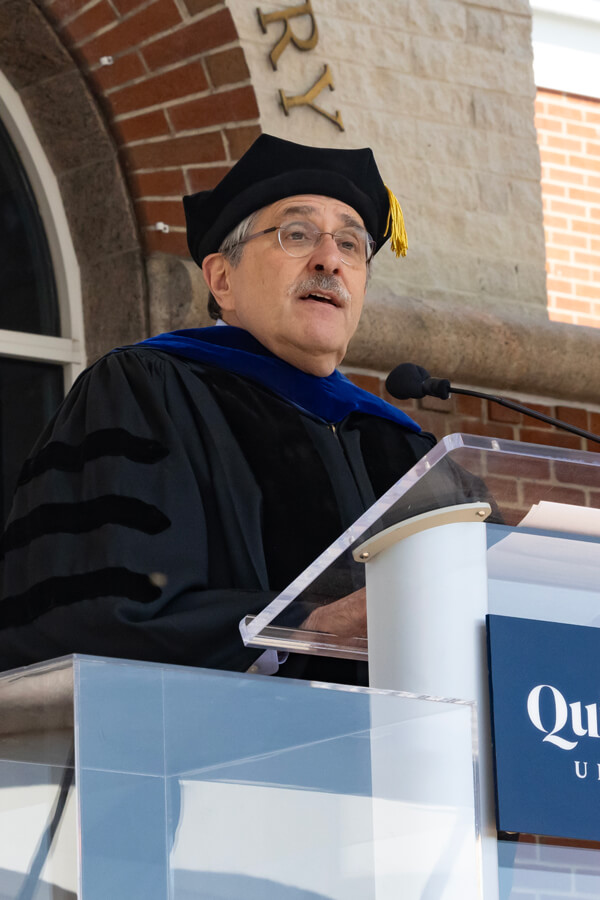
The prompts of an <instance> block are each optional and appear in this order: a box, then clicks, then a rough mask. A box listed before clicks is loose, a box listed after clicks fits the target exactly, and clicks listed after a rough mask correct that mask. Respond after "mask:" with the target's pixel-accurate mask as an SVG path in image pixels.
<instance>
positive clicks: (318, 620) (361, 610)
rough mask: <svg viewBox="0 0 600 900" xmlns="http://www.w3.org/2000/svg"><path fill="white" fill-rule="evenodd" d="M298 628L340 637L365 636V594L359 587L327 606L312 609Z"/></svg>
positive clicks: (363, 589)
mask: <svg viewBox="0 0 600 900" xmlns="http://www.w3.org/2000/svg"><path fill="white" fill-rule="evenodd" d="M300 628H301V629H302V630H304V631H324V632H326V633H327V634H339V635H340V636H342V637H366V636H367V594H366V591H365V588H360V589H359V590H358V591H354V592H353V593H352V594H347V595H346V596H345V597H341V598H340V599H339V600H334V601H333V603H328V604H327V606H319V607H317V609H313V611H312V612H311V614H310V615H309V616H308V617H307V618H306V619H305V620H304V622H303V623H302V625H300Z"/></svg>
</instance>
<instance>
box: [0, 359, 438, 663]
mask: <svg viewBox="0 0 600 900" xmlns="http://www.w3.org/2000/svg"><path fill="white" fill-rule="evenodd" d="M434 443H435V441H434V438H433V437H432V436H431V435H429V434H425V433H421V434H417V433H415V432H411V431H409V430H408V429H406V428H404V427H403V426H402V425H400V424H397V423H396V422H393V421H389V420H386V419H382V418H379V417H377V416H372V415H366V414H364V413H358V412H354V413H352V414H350V415H349V416H348V417H347V418H345V419H344V420H343V421H342V422H340V423H339V424H338V425H337V427H336V428H332V427H331V425H329V424H328V423H327V422H325V421H323V420H322V419H319V418H317V417H315V416H313V415H311V414H308V413H305V412H303V411H301V410H299V409H298V408H297V407H296V406H294V405H292V404H290V403H288V402H286V401H285V400H283V399H281V398H280V397H279V396H277V395H276V394H274V393H272V392H271V391H269V390H268V389H266V388H264V387H261V386H258V385H257V384H255V383H253V382H251V381H249V380H248V379H246V378H243V377H240V376H238V375H234V374H231V373H230V372H227V371H223V370H221V369H217V368H215V367H212V366H207V365H206V364H203V363H198V362H195V361H191V360H187V359H180V358H177V357H175V356H173V355H170V354H167V353H164V352H161V351H156V350H151V349H147V348H143V347H137V348H130V349H127V350H124V351H119V352H116V353H113V354H110V355H109V356H106V357H104V358H103V359H101V360H100V361H98V362H97V363H96V364H95V365H93V366H92V367H91V368H90V369H89V370H88V371H87V372H86V373H84V374H83V375H82V376H81V377H80V379H79V380H78V381H77V383H76V385H75V386H74V387H73V389H72V390H71V392H70V394H69V395H68V397H67V398H66V400H65V401H64V403H63V405H62V406H61V408H60V409H59V411H58V413H57V415H56V416H55V418H54V420H53V421H52V422H51V424H50V425H49V426H48V428H47V429H46V431H45V433H44V434H43V435H42V437H41V438H40V440H39V441H38V443H37V445H36V447H35V448H34V450H33V451H32V454H31V456H30V457H29V459H28V460H27V461H26V463H25V466H24V468H23V471H22V473H21V476H20V480H19V486H18V489H17V492H16V495H15V500H14V504H13V508H12V512H11V515H10V517H9V520H8V523H7V527H6V529H5V533H4V536H3V538H2V543H1V548H0V559H1V562H0V586H1V600H0V668H2V669H8V668H12V667H15V666H21V665H25V664H29V663H33V662H36V661H39V660H42V659H48V658H52V657H57V656H61V655H63V654H67V653H73V652H77V653H88V654H96V655H102V656H112V657H123V658H130V659H142V660H154V661H160V662H166V663H179V664H184V665H198V666H207V667H216V668H223V669H231V670H237V671H244V670H246V669H247V668H248V667H249V666H250V665H251V664H252V663H253V661H254V660H255V659H256V657H257V656H258V655H259V653H260V651H258V650H256V649H252V648H245V647H244V646H243V644H242V642H241V639H240V636H239V630H238V623H239V621H240V619H241V618H242V617H243V616H244V615H246V614H248V613H257V612H259V611H260V610H261V609H263V608H264V607H265V606H266V605H267V603H268V602H270V601H271V600H272V599H273V598H274V597H275V596H276V594H277V593H278V592H279V591H280V590H281V589H282V588H284V587H285V586H286V585H287V584H288V583H289V582H290V581H291V580H292V579H293V578H294V577H295V576H296V575H298V574H299V573H300V572H301V571H302V570H303V569H304V568H305V567H306V566H307V565H309V563H310V562H311V561H312V560H313V559H314V558H315V557H316V556H318V555H319V553H321V551H322V550H323V549H324V548H325V547H327V546H328V545H329V544H330V543H331V542H332V541H333V540H335V538H337V537H338V536H339V534H340V533H341V532H342V531H344V530H345V529H346V528H347V527H348V526H349V525H350V524H351V523H352V522H353V521H354V520H355V519H356V518H357V517H358V516H359V515H360V514H361V513H362V512H364V510H365V509H367V508H368V507H369V506H370V505H371V504H372V503H373V502H374V501H375V499H376V498H377V497H379V496H380V495H381V494H382V493H383V492H384V491H385V490H387V489H388V488H389V487H390V486H391V485H392V484H393V483H394V482H395V481H396V480H397V479H398V478H399V477H400V476H401V475H402V474H403V473H404V472H406V471H407V470H408V469H409V468H410V467H411V466H412V465H413V464H414V463H415V462H416V461H417V460H418V459H419V458H420V457H421V456H422V455H423V454H424V453H426V452H427V451H428V450H429V449H430V448H431V447H432V446H433V444H434ZM280 674H282V675H292V676H302V677H312V678H324V679H329V680H340V681H353V680H357V679H358V680H359V681H364V674H363V675H360V676H357V675H356V673H355V664H354V663H347V662H345V661H326V662H324V661H321V660H319V659H315V658H309V657H304V658H292V659H291V660H290V661H289V662H288V663H286V664H285V665H284V666H283V668H282V669H281V670H280Z"/></svg>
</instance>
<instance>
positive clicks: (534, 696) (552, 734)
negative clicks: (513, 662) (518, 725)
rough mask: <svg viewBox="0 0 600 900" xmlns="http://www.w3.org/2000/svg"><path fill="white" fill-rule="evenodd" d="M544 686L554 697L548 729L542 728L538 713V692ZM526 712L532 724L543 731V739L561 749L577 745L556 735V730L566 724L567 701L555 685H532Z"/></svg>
mask: <svg viewBox="0 0 600 900" xmlns="http://www.w3.org/2000/svg"><path fill="white" fill-rule="evenodd" d="M544 688H547V690H549V691H552V696H553V698H554V725H553V726H552V728H551V729H550V730H548V729H547V728H544V726H543V725H542V717H541V713H540V694H541V693H542V691H543V690H544ZM527 713H528V715H529V718H530V720H531V722H532V724H533V725H535V727H536V728H537V729H538V731H542V732H543V733H544V735H545V737H544V740H545V741H549V742H550V743H551V744H554V745H555V746H556V747H560V749H561V750H573V748H574V747H576V746H577V743H578V742H577V741H567V740H566V739H565V738H562V737H559V735H558V732H559V731H561V729H563V728H564V727H565V725H566V724H567V718H568V709H567V701H566V700H565V698H564V697H563V695H562V694H561V692H560V691H558V690H557V689H556V688H555V687H552V685H551V684H538V685H537V687H534V688H533V690H532V691H530V693H529V696H528V698H527Z"/></svg>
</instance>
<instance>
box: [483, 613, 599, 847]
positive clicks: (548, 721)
mask: <svg viewBox="0 0 600 900" xmlns="http://www.w3.org/2000/svg"><path fill="white" fill-rule="evenodd" d="M487 623H488V649H489V661H490V683H491V702H492V735H493V741H494V755H495V765H496V810H497V824H498V828H499V830H501V831H523V832H529V833H531V834H549V835H556V836H558V837H570V838H580V839H584V840H586V839H587V840H595V841H598V840H600V733H599V731H598V727H599V724H600V628H588V627H584V626H580V625H564V624H557V623H554V622H539V621H535V620H532V619H516V618H511V617H509V616H488V617H487Z"/></svg>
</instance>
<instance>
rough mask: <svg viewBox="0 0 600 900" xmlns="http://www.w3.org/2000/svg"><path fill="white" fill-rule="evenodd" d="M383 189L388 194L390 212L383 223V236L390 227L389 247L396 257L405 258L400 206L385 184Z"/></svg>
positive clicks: (405, 249)
mask: <svg viewBox="0 0 600 900" xmlns="http://www.w3.org/2000/svg"><path fill="white" fill-rule="evenodd" d="M385 189H386V191H387V192H388V197H389V200H390V211H389V213H388V217H387V222H386V223H385V232H384V235H387V233H388V231H389V230H390V226H391V229H392V234H391V240H390V246H391V248H392V250H393V251H394V253H395V254H396V256H406V251H407V250H408V239H407V237H406V228H405V227H404V216H403V215H402V209H401V207H400V204H399V203H398V199H397V197H396V196H395V195H394V193H393V192H392V191H391V190H390V189H389V187H388V186H387V184H386V185H385Z"/></svg>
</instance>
